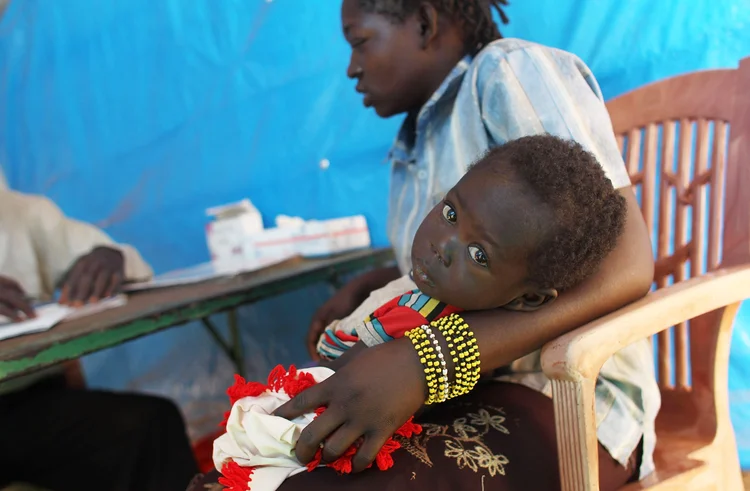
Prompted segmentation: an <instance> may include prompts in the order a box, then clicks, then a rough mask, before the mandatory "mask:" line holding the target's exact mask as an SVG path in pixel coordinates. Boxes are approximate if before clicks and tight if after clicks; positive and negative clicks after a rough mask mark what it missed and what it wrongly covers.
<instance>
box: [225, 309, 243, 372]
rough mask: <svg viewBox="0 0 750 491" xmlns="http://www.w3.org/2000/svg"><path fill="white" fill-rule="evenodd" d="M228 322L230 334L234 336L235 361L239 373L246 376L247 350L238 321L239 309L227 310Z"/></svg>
mask: <svg viewBox="0 0 750 491" xmlns="http://www.w3.org/2000/svg"><path fill="white" fill-rule="evenodd" d="M227 323H228V324H229V335H230V336H231V338H232V348H233V349H234V357H233V360H234V363H235V365H236V368H237V373H238V374H239V375H242V376H243V377H244V376H245V350H244V349H243V346H242V336H241V335H240V326H239V324H238V323H237V309H232V310H230V311H229V312H227Z"/></svg>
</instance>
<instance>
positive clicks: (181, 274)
mask: <svg viewBox="0 0 750 491" xmlns="http://www.w3.org/2000/svg"><path fill="white" fill-rule="evenodd" d="M295 256H296V254H292V255H284V256H277V257H266V258H261V259H255V260H241V261H237V262H236V263H234V264H233V265H229V266H227V267H221V268H219V267H217V266H216V265H215V264H214V263H204V264H199V265H197V266H192V267H189V268H185V269H178V270H175V271H170V272H168V273H164V274H162V275H159V276H157V277H156V278H154V279H153V280H151V281H146V282H142V283H131V284H129V285H125V287H124V288H123V290H124V291H126V292H134V291H140V290H150V289H153V288H167V287H170V286H178V285H190V284H193V283H200V282H202V281H207V280H211V279H214V278H221V277H229V276H235V275H238V274H244V273H251V272H253V271H258V270H260V269H263V268H267V267H269V266H273V265H275V264H280V263H283V262H284V261H286V260H288V259H291V258H293V257H295Z"/></svg>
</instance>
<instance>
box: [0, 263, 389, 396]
mask: <svg viewBox="0 0 750 491" xmlns="http://www.w3.org/2000/svg"><path fill="white" fill-rule="evenodd" d="M392 261H393V254H392V252H391V250H390V249H377V250H365V251H357V252H353V253H349V254H342V255H339V256H335V257H330V258H325V259H301V258H295V259H290V260H289V261H286V262H284V263H281V264H278V265H275V266H272V267H269V268H266V269H263V270H260V271H255V272H252V273H248V274H244V275H239V276H235V277H228V278H219V279H215V280H210V281H206V282H203V283H197V284H193V285H186V286H179V287H173V288H162V289H157V290H151V291H144V292H139V293H135V294H132V295H130V296H129V298H128V303H127V305H125V306H123V307H119V308H116V309H112V310H107V311H104V312H100V313H97V314H93V315H91V316H88V317H83V318H80V319H76V320H73V321H70V322H64V323H61V324H59V325H57V326H55V327H53V328H52V329H50V330H49V331H46V332H43V333H39V334H32V335H28V336H21V337H17V338H12V339H7V340H4V341H0V381H3V380H7V379H10V378H14V377H18V376H21V375H25V374H28V373H31V372H34V371H37V370H40V369H42V368H45V367H48V366H51V365H55V364H58V363H61V362H64V361H68V360H74V359H77V358H79V357H81V356H83V355H86V354H89V353H93V352H95V351H100V350H103V349H106V348H111V347H112V346H117V345H119V344H122V343H124V342H127V341H130V340H133V339H136V338H139V337H141V336H145V335H147V334H151V333H154V332H157V331H160V330H162V329H166V328H169V327H173V326H177V325H180V324H184V323H186V322H189V321H193V320H202V321H203V323H204V325H205V326H206V328H207V329H208V331H209V332H210V333H211V335H212V336H213V337H214V339H215V340H216V341H217V343H218V344H219V346H220V347H221V348H222V349H223V350H224V351H225V352H226V354H227V355H228V356H229V357H230V358H231V359H232V361H233V362H234V363H235V368H236V369H237V370H238V373H243V370H242V366H243V356H242V343H241V342H240V335H239V326H238V325H237V318H236V314H235V310H234V309H235V308H236V307H239V306H241V305H246V304H250V303H253V302H257V301H258V300H261V299H264V298H268V297H271V296H273V295H278V294H280V293H283V292H287V291H290V290H295V289H298V288H302V287H304V286H308V285H311V284H314V283H318V282H321V281H329V282H332V283H333V284H334V285H338V284H339V278H340V276H341V275H345V274H347V273H352V272H355V271H357V270H360V269H363V268H366V267H369V266H382V265H386V264H389V263H391V262H392ZM223 311H229V328H230V329H229V332H230V339H229V340H226V339H224V338H223V337H222V336H221V334H220V333H219V332H218V330H217V329H216V328H215V326H214V325H213V324H212V323H211V321H210V320H209V318H208V317H209V316H211V315H213V314H216V313H218V312H223Z"/></svg>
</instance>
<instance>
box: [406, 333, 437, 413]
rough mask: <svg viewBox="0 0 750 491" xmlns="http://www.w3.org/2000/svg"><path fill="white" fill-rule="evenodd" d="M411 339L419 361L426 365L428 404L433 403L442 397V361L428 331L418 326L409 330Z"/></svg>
mask: <svg viewBox="0 0 750 491" xmlns="http://www.w3.org/2000/svg"><path fill="white" fill-rule="evenodd" d="M405 336H406V337H408V338H409V339H410V340H411V343H412V344H413V345H414V349H415V350H416V352H417V355H418V356H419V362H420V363H421V364H422V366H423V367H424V375H425V381H426V382H427V400H426V401H425V403H426V404H433V403H434V401H437V400H439V398H440V388H439V382H438V380H439V378H440V377H439V375H438V374H439V370H438V367H440V362H438V361H437V355H436V354H435V349H434V348H433V346H432V342H430V339H429V337H428V336H427V333H426V332H425V331H424V330H423V329H421V328H419V327H418V328H416V329H412V330H411V331H407V332H406V334H405Z"/></svg>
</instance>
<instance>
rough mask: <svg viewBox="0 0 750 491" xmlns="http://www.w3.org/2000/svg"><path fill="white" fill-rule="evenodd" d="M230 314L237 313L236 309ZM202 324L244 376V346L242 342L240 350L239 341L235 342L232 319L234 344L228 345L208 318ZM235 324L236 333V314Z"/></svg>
mask: <svg viewBox="0 0 750 491" xmlns="http://www.w3.org/2000/svg"><path fill="white" fill-rule="evenodd" d="M230 312H232V313H235V311H234V309H232V310H231V311H230ZM201 322H203V326H204V327H205V328H206V330H207V331H208V333H209V334H210V335H211V337H212V338H214V341H215V342H216V344H217V345H218V346H219V348H221V351H223V352H224V354H225V355H227V357H228V358H229V359H230V360H231V361H232V364H233V365H234V369H235V371H236V372H237V373H238V374H239V375H243V374H244V371H243V362H242V344H241V342H240V343H239V349H237V345H238V343H237V341H235V334H234V333H233V331H232V326H231V322H232V321H231V317H230V326H229V329H230V334H231V336H232V343H231V344H230V343H227V342H226V341H225V340H224V338H223V337H222V335H221V334H220V333H219V330H218V329H217V328H216V326H215V325H214V323H213V322H211V319H209V318H208V317H204V318H202V319H201ZM234 324H235V331H236V325H237V320H236V314H235V317H234ZM237 352H239V353H240V359H239V360H238V359H237Z"/></svg>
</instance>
